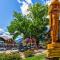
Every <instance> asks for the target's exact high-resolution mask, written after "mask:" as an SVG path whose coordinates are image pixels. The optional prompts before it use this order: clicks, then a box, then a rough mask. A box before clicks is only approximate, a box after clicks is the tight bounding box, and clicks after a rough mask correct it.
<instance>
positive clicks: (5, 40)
mask: <svg viewBox="0 0 60 60" xmlns="http://www.w3.org/2000/svg"><path fill="white" fill-rule="evenodd" d="M4 46H5V47H14V46H15V41H13V39H12V38H9V37H7V36H0V47H4Z"/></svg>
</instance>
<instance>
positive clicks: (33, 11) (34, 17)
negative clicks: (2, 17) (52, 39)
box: [8, 3, 48, 40]
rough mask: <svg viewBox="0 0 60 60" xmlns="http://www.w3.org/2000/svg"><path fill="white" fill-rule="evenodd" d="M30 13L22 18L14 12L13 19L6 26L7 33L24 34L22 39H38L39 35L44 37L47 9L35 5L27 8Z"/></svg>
mask: <svg viewBox="0 0 60 60" xmlns="http://www.w3.org/2000/svg"><path fill="white" fill-rule="evenodd" d="M29 11H30V13H29V14H28V15H27V16H23V15H22V14H21V13H18V12H14V15H13V16H14V18H13V20H12V21H11V23H10V25H9V26H8V31H9V32H10V33H14V32H15V31H18V32H19V33H18V35H19V34H20V33H23V34H24V38H27V37H33V36H34V37H35V38H36V39H37V40H39V39H40V37H41V35H42V36H44V34H45V33H46V30H47V25H48V19H47V18H46V16H47V14H48V7H47V6H46V5H45V6H44V5H41V4H39V3H36V4H34V5H32V6H30V8H29Z"/></svg>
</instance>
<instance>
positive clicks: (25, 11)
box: [17, 0, 32, 15]
mask: <svg viewBox="0 0 60 60" xmlns="http://www.w3.org/2000/svg"><path fill="white" fill-rule="evenodd" d="M17 1H18V2H19V4H20V3H22V5H21V6H20V9H21V11H22V14H23V15H27V14H29V12H30V11H28V9H29V6H30V4H32V1H31V0H23V1H20V0H17Z"/></svg>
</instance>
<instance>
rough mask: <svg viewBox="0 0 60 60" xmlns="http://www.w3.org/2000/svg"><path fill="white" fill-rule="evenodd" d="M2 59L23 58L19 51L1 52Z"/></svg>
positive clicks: (13, 59) (19, 59) (0, 58)
mask: <svg viewBox="0 0 60 60" xmlns="http://www.w3.org/2000/svg"><path fill="white" fill-rule="evenodd" d="M0 60H22V59H21V57H20V55H19V53H11V54H5V53H4V54H0Z"/></svg>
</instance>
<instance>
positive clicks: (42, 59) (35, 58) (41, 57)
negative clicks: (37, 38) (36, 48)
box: [24, 55, 45, 60]
mask: <svg viewBox="0 0 60 60" xmlns="http://www.w3.org/2000/svg"><path fill="white" fill-rule="evenodd" d="M24 60H45V55H39V56H33V57H28V58H26V59H24Z"/></svg>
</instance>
